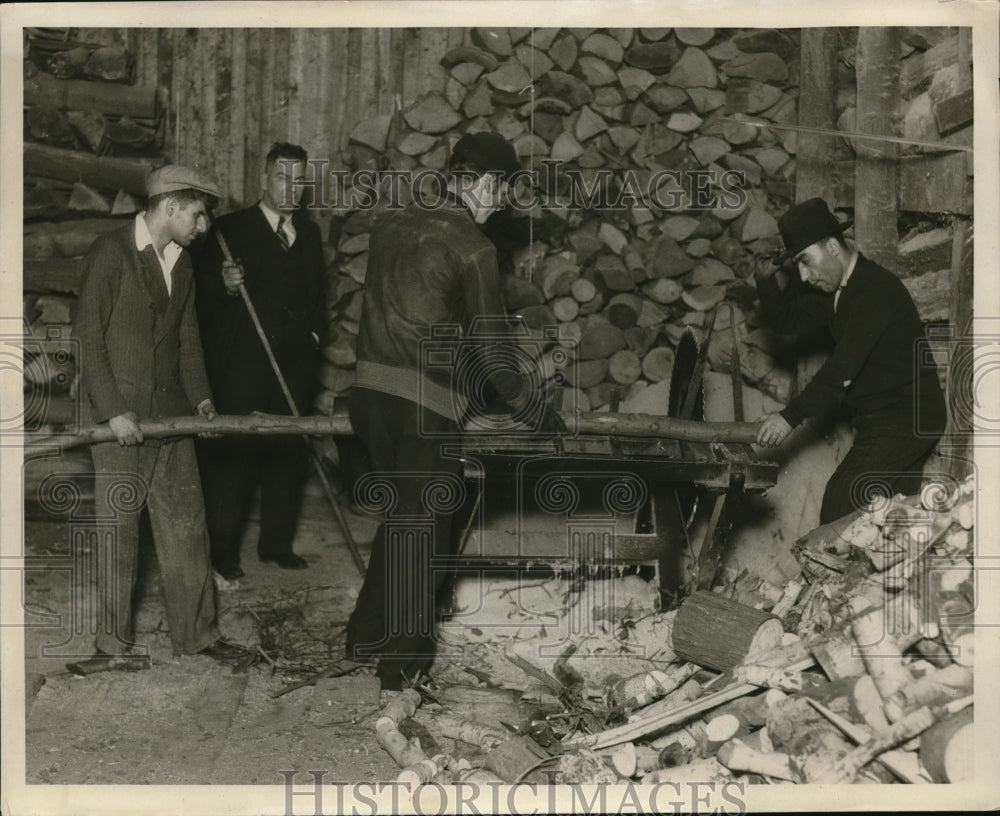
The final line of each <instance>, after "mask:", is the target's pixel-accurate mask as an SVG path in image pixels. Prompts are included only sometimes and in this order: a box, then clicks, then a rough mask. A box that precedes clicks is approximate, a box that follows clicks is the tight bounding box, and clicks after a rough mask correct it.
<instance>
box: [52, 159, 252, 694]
mask: <svg viewBox="0 0 1000 816" xmlns="http://www.w3.org/2000/svg"><path fill="white" fill-rule="evenodd" d="M146 186H147V190H148V193H149V204H148V207H147V209H146V210H145V211H144V212H141V213H139V215H138V216H136V219H135V220H134V221H132V222H130V223H128V224H127V225H125V226H123V227H122V228H120V229H118V230H115V231H113V232H109V233H107V234H105V235H102V236H101V237H100V238H98V239H97V240H96V241H94V243H93V244H92V245H91V248H90V251H89V252H88V253H87V257H86V259H85V262H84V273H83V280H82V283H81V286H80V298H79V301H78V304H77V316H76V321H75V322H74V334H75V336H76V338H77V340H78V341H79V344H80V355H81V359H80V372H81V383H82V386H83V392H84V394H85V396H86V399H85V400H84V409H85V410H89V412H90V414H91V416H90V417H89V419H90V420H92V421H93V422H98V423H101V422H107V423H108V424H109V425H110V427H111V430H112V432H113V433H114V435H115V439H116V440H117V441H116V442H108V443H103V444H98V445H93V446H92V447H91V454H92V456H93V460H94V471H95V474H96V504H97V516H98V518H100V519H102V521H104V520H107V519H114V520H115V521H116V522H117V524H116V530H117V540H116V541H114V542H113V544H112V548H111V549H110V551H109V550H105V549H103V548H102V550H101V552H102V554H104V553H107V557H108V558H109V563H108V564H107V566H106V567H105V568H104V569H102V570H100V574H102V575H104V576H106V580H104V581H102V582H101V585H100V586H99V588H98V591H99V593H100V594H101V596H102V597H101V598H100V615H101V617H100V621H101V627H100V630H99V631H98V634H97V638H96V644H95V645H96V647H97V654H96V655H95V656H94V657H93V658H91V659H89V660H83V661H80V662H78V663H75V664H73V665H71V666H70V669H71V670H72V671H74V672H76V673H78V674H91V673H93V672H97V671H106V670H129V671H134V670H138V669H143V668H148V667H149V658H148V656H147V655H145V654H139V653H137V651H136V650H135V649H134V648H133V647H134V628H133V620H132V593H133V591H134V589H135V583H136V567H137V555H138V548H139V547H138V545H139V521H140V515H141V513H142V509H143V507H146V508H147V509H148V511H149V520H150V525H151V527H152V531H153V540H154V544H155V547H156V555H157V561H158V563H159V567H160V574H161V576H162V583H163V595H164V601H165V604H166V617H167V624H168V626H169V629H170V640H171V643H172V645H173V650H174V653H175V654H177V655H188V654H199V653H200V654H205V655H208V656H210V657H213V658H216V659H220V660H228V659H233V658H236V657H239V656H240V655H241V654H242V651H241V650H239V649H238V648H236V647H234V646H232V645H230V644H228V643H226V642H224V641H222V640H221V639H220V638H219V632H218V630H217V628H216V624H215V600H214V597H213V586H212V571H211V566H210V563H209V548H208V535H207V532H206V529H205V510H204V505H203V502H202V494H201V483H200V480H199V478H198V467H197V462H196V460H195V454H194V444H193V442H192V441H191V440H190V439H176V440H166V439H165V440H157V439H143V435H142V430H141V429H140V427H139V421H140V420H143V419H149V418H153V417H172V416H178V415H184V414H191V413H194V414H198V415H200V416H203V417H206V418H208V419H212V418H213V417H214V416H215V415H216V412H215V408H214V407H213V405H212V396H211V393H210V391H209V387H208V379H207V377H206V376H205V365H204V362H203V360H202V351H201V341H200V339H199V335H198V324H197V321H196V319H195V312H194V285H193V280H192V271H191V259H190V257H189V256H188V253H187V251H186V250H185V247H187V246H188V245H189V244H190V243H191V242H192V241H193V240H194V239H195V238H196V237H197V236H198V235H199V234H201V233H203V232H205V230H206V229H207V228H208V209H209V207H211V206H213V205H214V204H215V202H216V201H217V200H218V199H219V198H220V197H221V194H220V192H219V189H218V187H217V186H216V185H215V184H214V183H213V182H212V181H211V180H209V179H208V178H206V177H204V176H203V175H201V174H200V173H198V172H197V171H195V170H193V169H191V168H188V167H183V166H180V165H167V166H165V167H161V168H159V169H158V170H155V171H154V172H153V173H151V174H150V176H149V178H148V180H147V185H146Z"/></svg>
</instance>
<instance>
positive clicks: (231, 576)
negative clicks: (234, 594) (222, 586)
mask: <svg viewBox="0 0 1000 816" xmlns="http://www.w3.org/2000/svg"><path fill="white" fill-rule="evenodd" d="M215 571H216V572H217V573H219V575H221V576H222V577H223V578H225V579H226V580H227V581H235V580H237V579H239V578H242V577H243V576H244V575H246V573H245V572H244V571H243V569H242V568H241V567H240V565H239V564H225V565H224V566H221V567H216V568H215Z"/></svg>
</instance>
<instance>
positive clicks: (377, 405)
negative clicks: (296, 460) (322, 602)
mask: <svg viewBox="0 0 1000 816" xmlns="http://www.w3.org/2000/svg"><path fill="white" fill-rule="evenodd" d="M421 414H422V416H421ZM350 416H351V424H352V425H353V426H354V430H355V432H356V433H357V435H358V438H359V439H361V441H362V442H363V443H364V444H365V445H366V446H367V448H368V452H369V455H370V458H371V463H372V468H373V471H372V473H370V474H368V476H367V477H365V478H364V479H362V480H361V481H360V482H359V485H358V489H357V490H356V492H355V499H356V501H357V502H358V504H360V505H361V506H362V507H363V508H367V509H369V510H372V511H377V512H380V513H381V514H382V516H383V522H382V523H381V524H380V525H379V528H378V532H377V533H376V535H375V540H374V541H373V542H372V554H371V559H370V560H369V562H368V570H367V572H366V573H365V580H364V584H363V585H362V587H361V592H360V594H359V595H358V600H357V604H356V606H355V608H354V612H353V613H352V615H351V618H350V621H349V622H348V625H347V649H348V655H353V656H358V657H364V656H378V657H379V662H378V669H377V673H378V676H379V679H380V680H381V682H382V688H384V689H398V688H400V687H401V684H402V682H403V680H404V677H405V678H413V677H414V676H416V675H417V674H418V673H421V672H426V671H427V670H428V669H429V668H430V665H431V663H432V662H433V660H434V651H435V635H434V618H435V596H436V594H437V592H438V591H439V590H440V589H441V587H442V585H443V583H444V580H445V578H446V573H445V571H443V570H441V569H435V568H434V567H433V565H432V560H433V557H434V555H451V554H453V553H454V547H455V545H456V542H455V540H454V539H455V536H454V535H453V533H454V531H453V523H452V522H453V518H452V516H453V513H454V511H455V509H457V504H458V501H459V499H460V497H459V496H458V495H457V494H458V493H461V492H462V491H463V490H464V487H463V486H462V481H461V478H462V473H461V464H460V462H459V461H458V460H457V459H452V458H445V457H444V456H443V455H442V444H446V441H445V440H443V439H442V438H441V437H440V436H435V434H443V433H456V432H457V431H458V427H457V425H456V424H455V423H454V422H452V421H450V420H448V419H445V418H444V417H441V416H439V415H437V414H434V413H433V412H431V411H426V410H424V409H422V408H421V407H420V406H419V405H417V404H416V403H414V402H411V401H410V400H406V399H402V398H400V397H394V396H391V395H389V394H383V393H380V392H377V391H371V390H369V389H367V388H355V389H354V390H352V392H351V402H350ZM452 444H454V438H453V439H452Z"/></svg>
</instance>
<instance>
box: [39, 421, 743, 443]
mask: <svg viewBox="0 0 1000 816" xmlns="http://www.w3.org/2000/svg"><path fill="white" fill-rule="evenodd" d="M563 418H564V420H565V422H566V423H567V424H568V425H569V424H575V426H576V431H577V433H579V434H598V435H616V436H642V437H645V436H649V437H664V438H668V439H682V440H685V441H688V442H731V443H744V444H749V443H750V442H752V441H753V440H754V439H755V438H756V433H757V423H755V422H695V421H693V420H684V419H674V418H672V417H664V416H651V415H647V414H607V413H581V414H575V415H574V414H572V413H570V412H564V413H563ZM139 427H140V429H141V430H142V433H143V435H144V436H147V437H149V438H151V439H160V438H163V437H169V436H193V435H194V434H199V433H205V432H208V433H222V434H253V435H295V434H325V435H332V436H348V435H351V434H353V433H354V429H353V427H352V426H351V421H350V419H348V418H347V417H346V416H305V417H290V416H282V415H276V414H251V415H249V416H225V415H220V416H217V417H216V418H215V419H214V420H211V421H209V420H207V419H204V418H203V417H194V416H181V417H167V418H165V419H145V420H142V421H140V423H139ZM540 436H541V435H540ZM113 439H114V434H113V433H111V428H110V427H108V426H107V425H93V426H91V427H89V428H84V429H83V430H81V431H80V432H79V433H78V434H76V435H74V436H69V435H67V436H61V435H57V436H51V437H44V438H39V439H36V440H32V441H31V442H30V445H31V447H33V448H42V447H61V448H75V447H79V446H81V445H93V444H95V443H98V442H110V441H112V440H113ZM462 439H463V441H464V442H468V443H471V444H476V445H478V446H480V447H487V446H491V445H495V444H500V443H502V442H503V440H505V439H506V440H510V439H511V437H510V436H506V437H505V436H504V435H503V434H502V433H498V434H490V435H482V434H476V433H474V432H473V433H468V434H463V435H462Z"/></svg>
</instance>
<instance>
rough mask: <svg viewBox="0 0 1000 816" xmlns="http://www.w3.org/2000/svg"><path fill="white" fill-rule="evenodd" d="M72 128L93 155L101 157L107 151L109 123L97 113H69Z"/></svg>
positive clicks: (67, 116) (68, 117)
mask: <svg viewBox="0 0 1000 816" xmlns="http://www.w3.org/2000/svg"><path fill="white" fill-rule="evenodd" d="M66 118H67V119H68V120H69V123H70V126H71V127H72V128H73V130H74V131H76V134H77V136H78V137H79V138H80V140H81V141H82V142H83V143H84V144H85V145H86V146H87V147H88V148H89V149H90V152H91V153H94V154H96V155H98V156H99V155H101V154H102V153H103V152H104V151H105V150H106V149H107V130H108V122H107V120H106V119H105V118H104V115H103V114H101V113H98V112H97V111H69V112H68V113H67V114H66Z"/></svg>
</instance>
